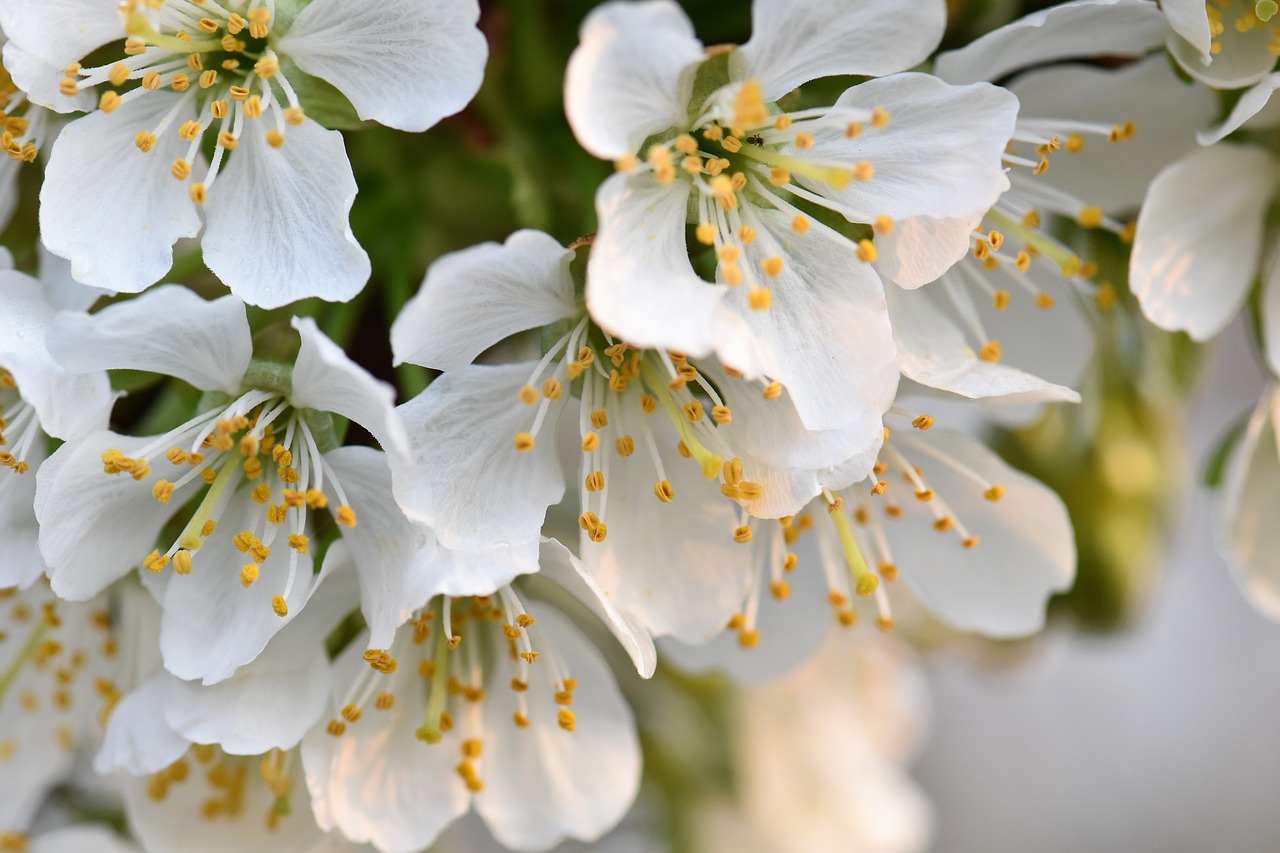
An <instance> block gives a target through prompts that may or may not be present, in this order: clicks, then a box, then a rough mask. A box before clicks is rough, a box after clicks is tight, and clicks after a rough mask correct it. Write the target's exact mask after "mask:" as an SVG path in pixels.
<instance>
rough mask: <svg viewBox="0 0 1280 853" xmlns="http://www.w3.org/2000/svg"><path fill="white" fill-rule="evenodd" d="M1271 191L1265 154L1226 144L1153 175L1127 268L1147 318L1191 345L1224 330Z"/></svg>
mask: <svg viewBox="0 0 1280 853" xmlns="http://www.w3.org/2000/svg"><path fill="white" fill-rule="evenodd" d="M1275 190H1276V166H1275V164H1274V163H1273V162H1272V159H1271V155H1270V154H1268V153H1267V152H1265V151H1263V150H1262V149H1259V148H1248V147H1244V146H1237V145H1228V144H1225V143H1224V144H1220V145H1215V146H1214V147H1212V148H1205V149H1202V150H1200V151H1197V152H1195V153H1194V154H1191V155H1190V156H1189V157H1186V158H1184V159H1182V160H1179V161H1178V162H1177V163H1174V164H1173V165H1172V166H1169V167H1168V168H1166V169H1164V170H1163V171H1161V172H1160V174H1159V175H1157V176H1156V179H1155V180H1154V181H1153V182H1152V184H1151V188H1150V190H1148V192H1147V199H1146V201H1145V202H1144V203H1143V205H1142V213H1141V214H1139V216H1138V231H1137V237H1136V238H1135V239H1134V243H1133V257H1132V259H1131V261H1130V266H1129V276H1130V284H1131V287H1132V290H1133V293H1134V295H1135V296H1136V297H1138V302H1139V303H1140V304H1141V305H1142V312H1143V313H1144V314H1146V315H1147V319H1148V320H1150V321H1151V322H1152V323H1155V324H1156V325H1157V326H1159V327H1160V328H1162V329H1169V330H1171V331H1174V330H1185V331H1186V332H1187V334H1189V335H1191V337H1193V338H1195V339H1196V340H1204V339H1206V338H1209V337H1212V336H1213V335H1215V334H1217V333H1218V332H1219V331H1221V330H1222V328H1223V327H1224V326H1226V325H1227V322H1228V321H1229V320H1230V319H1231V318H1232V317H1234V316H1235V314H1236V312H1237V311H1238V310H1239V309H1240V305H1241V304H1242V303H1243V301H1244V297H1245V293H1246V292H1247V291H1248V289H1249V285H1250V283H1251V282H1252V281H1253V278H1254V275H1255V273H1256V271H1257V268H1258V256H1259V252H1260V250H1261V246H1262V226H1263V212H1264V211H1265V210H1266V208H1267V205H1268V204H1270V202H1271V198H1272V195H1273V194H1274V193H1275Z"/></svg>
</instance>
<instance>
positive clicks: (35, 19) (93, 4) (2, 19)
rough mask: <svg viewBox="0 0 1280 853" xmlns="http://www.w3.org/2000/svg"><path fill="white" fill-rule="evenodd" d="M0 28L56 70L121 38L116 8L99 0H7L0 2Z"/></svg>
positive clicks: (122, 30) (7, 36) (121, 31)
mask: <svg viewBox="0 0 1280 853" xmlns="http://www.w3.org/2000/svg"><path fill="white" fill-rule="evenodd" d="M0 29H3V30H4V35H5V37H6V38H7V39H8V40H9V41H12V42H17V43H18V44H19V45H21V46H22V47H23V49H25V50H27V51H29V52H32V53H35V54H36V55H37V56H39V57H40V58H41V59H44V60H45V61H46V62H48V63H50V64H51V65H53V66H55V67H57V68H64V67H66V65H67V64H68V63H70V62H76V61H78V60H81V59H84V58H85V57H86V56H88V55H89V54H90V53H93V51H94V50H95V49H96V48H99V47H102V46H103V45H104V44H107V43H109V42H112V41H115V40H116V39H118V38H121V37H122V36H123V35H124V28H123V27H122V26H121V25H120V11H119V7H117V6H116V5H115V4H113V3H102V2H99V0H10V2H5V3H0Z"/></svg>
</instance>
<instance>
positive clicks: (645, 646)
mask: <svg viewBox="0 0 1280 853" xmlns="http://www.w3.org/2000/svg"><path fill="white" fill-rule="evenodd" d="M538 574H539V575H540V576H541V577H544V578H546V579H547V580H550V581H552V582H553V583H555V584H556V585H558V586H559V587H560V588H561V589H563V590H564V591H565V592H567V593H569V594H570V595H571V596H573V597H574V599H576V600H577V601H578V602H579V603H581V604H582V605H584V606H585V607H586V608H587V609H588V610H590V611H591V612H592V613H593V614H595V616H596V618H598V619H599V620H600V621H601V622H602V623H604V626H605V627H606V628H608V629H609V631H610V632H611V633H612V634H613V636H614V637H616V638H617V640H618V642H619V643H621V644H622V647H623V648H624V649H626V651H627V654H628V655H629V656H630V657H631V662H632V663H633V664H635V667H636V672H638V673H640V675H641V676H642V677H644V678H649V677H650V676H652V675H653V671H654V669H655V668H656V667H657V665H658V653H657V650H656V649H654V646H653V638H652V637H650V636H649V632H648V631H646V630H645V628H644V626H642V625H640V624H639V623H637V622H636V621H635V620H634V619H632V618H631V617H629V616H627V614H625V613H623V612H622V611H620V610H619V609H618V608H617V607H615V606H614V604H613V602H611V601H610V600H609V596H608V594H607V593H606V592H605V591H604V590H603V589H602V588H601V587H600V584H598V583H596V579H595V578H594V577H593V576H592V575H591V572H589V571H588V570H587V567H586V566H584V565H583V564H582V561H581V560H579V559H578V558H577V557H575V556H574V555H573V552H571V551H570V550H569V549H568V548H566V547H565V546H564V545H562V544H560V543H559V542H557V541H556V540H554V539H548V538H547V537H545V536H544V537H542V548H541V551H540V561H539V571H538Z"/></svg>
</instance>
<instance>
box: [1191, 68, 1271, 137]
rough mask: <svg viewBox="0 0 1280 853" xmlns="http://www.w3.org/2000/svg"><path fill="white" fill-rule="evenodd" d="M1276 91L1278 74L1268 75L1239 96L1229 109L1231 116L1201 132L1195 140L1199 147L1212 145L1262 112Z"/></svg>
mask: <svg viewBox="0 0 1280 853" xmlns="http://www.w3.org/2000/svg"><path fill="white" fill-rule="evenodd" d="M1276 89H1280V74H1268V75H1267V76H1266V77H1264V78H1262V80H1260V81H1259V82H1258V83H1257V84H1256V85H1254V86H1253V87H1252V88H1251V89H1249V91H1247V92H1245V93H1244V94H1243V95H1241V96H1240V100H1238V101H1236V105H1235V106H1234V107H1232V108H1231V114H1230V115H1229V116H1227V118H1226V120H1225V121H1223V122H1222V124H1220V125H1218V126H1217V127H1216V128H1214V129H1213V130H1211V131H1203V132H1201V133H1200V134H1198V135H1197V136H1196V139H1197V140H1198V141H1199V143H1200V144H1201V145H1212V144H1213V143H1215V142H1218V141H1220V140H1222V139H1225V138H1226V137H1227V136H1229V135H1231V134H1232V133H1235V132H1236V131H1237V130H1239V129H1240V128H1241V127H1242V126H1244V125H1245V124H1246V123H1248V122H1249V120H1250V119H1252V118H1254V117H1255V116H1257V115H1258V114H1259V113H1260V112H1262V110H1263V108H1264V107H1266V106H1267V104H1269V103H1270V102H1271V95H1272V94H1273V93H1274V92H1275V90H1276Z"/></svg>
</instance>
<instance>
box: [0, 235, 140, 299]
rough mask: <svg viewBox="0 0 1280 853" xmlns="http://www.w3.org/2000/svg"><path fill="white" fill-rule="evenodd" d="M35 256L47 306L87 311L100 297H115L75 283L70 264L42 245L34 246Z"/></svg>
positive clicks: (112, 294) (108, 292)
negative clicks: (37, 260)
mask: <svg viewBox="0 0 1280 853" xmlns="http://www.w3.org/2000/svg"><path fill="white" fill-rule="evenodd" d="M36 254H37V256H38V257H39V258H40V261H39V265H38V267H39V270H40V275H39V278H40V286H41V287H43V288H44V292H45V295H46V296H48V297H49V304H51V305H52V306H53V307H54V308H55V309H57V310H59V311H88V310H89V309H90V308H91V307H93V303H95V302H97V301H98V299H99V298H100V297H103V296H114V295H115V293H113V292H112V291H110V290H103V289H102V288H100V287H89V286H88V285H86V284H81V283H80V282H78V281H76V280H75V278H74V277H73V276H72V275H71V263H70V262H69V261H68V260H67V259H66V258H60V257H58V256H57V255H55V254H53V253H52V252H50V251H49V250H48V249H46V248H45V246H44V244H43V243H41V244H39V245H38V246H36ZM10 266H12V264H10Z"/></svg>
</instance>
